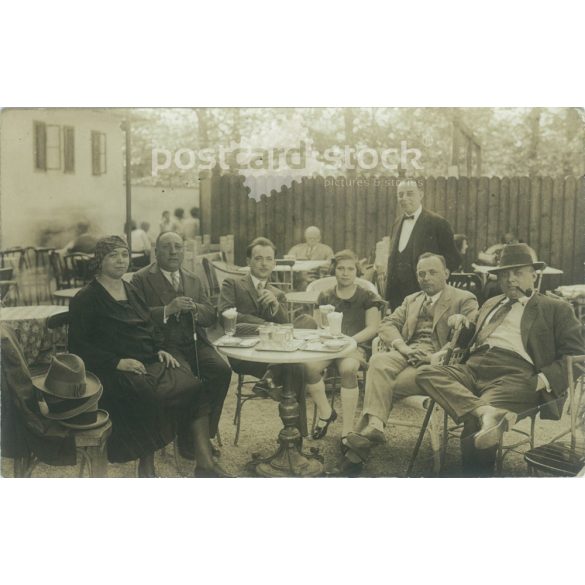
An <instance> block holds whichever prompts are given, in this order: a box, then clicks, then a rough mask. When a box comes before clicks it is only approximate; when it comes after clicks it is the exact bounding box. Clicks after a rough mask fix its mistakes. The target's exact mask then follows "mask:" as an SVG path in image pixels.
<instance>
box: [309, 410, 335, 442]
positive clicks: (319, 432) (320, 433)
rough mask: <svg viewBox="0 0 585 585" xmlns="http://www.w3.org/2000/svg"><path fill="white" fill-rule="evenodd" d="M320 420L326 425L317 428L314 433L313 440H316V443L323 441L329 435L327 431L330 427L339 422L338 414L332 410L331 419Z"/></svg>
mask: <svg viewBox="0 0 585 585" xmlns="http://www.w3.org/2000/svg"><path fill="white" fill-rule="evenodd" d="M319 420H321V421H323V422H324V423H325V424H324V425H323V426H322V427H320V426H316V427H315V430H314V431H313V439H315V440H316V441H318V440H319V439H322V438H323V437H324V436H325V435H326V434H327V429H328V428H329V425H330V424H331V423H332V422H335V421H336V420H337V412H335V410H332V411H331V416H330V417H329V418H319Z"/></svg>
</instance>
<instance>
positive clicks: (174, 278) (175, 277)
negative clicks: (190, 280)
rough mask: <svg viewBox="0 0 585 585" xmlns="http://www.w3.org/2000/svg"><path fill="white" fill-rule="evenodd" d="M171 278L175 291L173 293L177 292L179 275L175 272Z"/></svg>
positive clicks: (179, 286) (179, 281) (179, 283)
mask: <svg viewBox="0 0 585 585" xmlns="http://www.w3.org/2000/svg"><path fill="white" fill-rule="evenodd" d="M171 278H172V280H173V288H174V289H175V292H179V289H180V288H181V275H180V274H179V271H178V270H177V271H176V272H173V273H172V274H171Z"/></svg>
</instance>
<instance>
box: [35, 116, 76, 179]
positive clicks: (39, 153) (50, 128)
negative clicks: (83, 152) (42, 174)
mask: <svg viewBox="0 0 585 585" xmlns="http://www.w3.org/2000/svg"><path fill="white" fill-rule="evenodd" d="M33 134H34V153H33V154H34V165H35V169H36V170H37V171H48V170H49V171H55V170H56V171H59V170H61V168H62V167H63V171H64V172H66V173H73V172H74V171H75V135H74V129H73V127H72V126H64V127H63V140H62V141H61V126H57V125H56V124H46V123H45V122H33ZM61 144H63V146H61ZM62 159H63V161H64V162H63V165H62V163H61V160H62Z"/></svg>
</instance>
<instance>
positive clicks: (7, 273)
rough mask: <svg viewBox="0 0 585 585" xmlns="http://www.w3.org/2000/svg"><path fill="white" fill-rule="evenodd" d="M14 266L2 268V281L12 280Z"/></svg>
mask: <svg viewBox="0 0 585 585" xmlns="http://www.w3.org/2000/svg"><path fill="white" fill-rule="evenodd" d="M13 272H14V268H0V283H1V282H2V281H3V280H12V274H13Z"/></svg>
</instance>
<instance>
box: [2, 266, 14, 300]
mask: <svg viewBox="0 0 585 585" xmlns="http://www.w3.org/2000/svg"><path fill="white" fill-rule="evenodd" d="M13 272H14V268H0V303H2V306H4V302H6V303H8V301H6V297H7V296H8V293H9V291H10V287H11V286H14V285H15V284H16V281H15V280H12V274H13Z"/></svg>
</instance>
